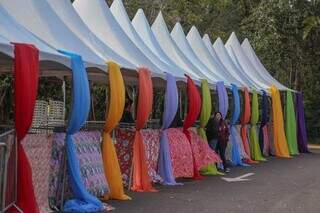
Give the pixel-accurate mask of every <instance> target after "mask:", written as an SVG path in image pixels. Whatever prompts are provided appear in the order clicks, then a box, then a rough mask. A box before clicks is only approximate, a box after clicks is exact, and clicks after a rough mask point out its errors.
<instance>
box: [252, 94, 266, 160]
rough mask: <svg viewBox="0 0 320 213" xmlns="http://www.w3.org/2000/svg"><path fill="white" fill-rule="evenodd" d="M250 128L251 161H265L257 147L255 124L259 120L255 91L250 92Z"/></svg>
mask: <svg viewBox="0 0 320 213" xmlns="http://www.w3.org/2000/svg"><path fill="white" fill-rule="evenodd" d="M251 110H252V112H251V127H250V143H251V144H250V154H251V159H253V160H256V161H265V160H266V159H264V158H263V157H262V154H261V149H260V146H259V139H258V132H257V130H258V129H257V123H258V120H259V103H258V94H257V91H256V90H253V92H252V108H251Z"/></svg>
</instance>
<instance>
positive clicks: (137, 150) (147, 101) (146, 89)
mask: <svg viewBox="0 0 320 213" xmlns="http://www.w3.org/2000/svg"><path fill="white" fill-rule="evenodd" d="M138 74H139V97H138V106H137V116H136V133H135V137H134V145H133V186H132V190H133V191H137V192H154V191H156V190H155V189H154V188H153V187H152V184H151V179H150V177H149V174H148V166H147V161H146V156H145V149H144V144H143V140H142V136H141V132H140V130H141V129H142V128H143V127H144V126H145V124H146V123H147V121H148V118H149V115H150V113H151V110H152V103H153V88H152V80H151V75H150V71H149V70H148V69H147V68H139V69H138Z"/></svg>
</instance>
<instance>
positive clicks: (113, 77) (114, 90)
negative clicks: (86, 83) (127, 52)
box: [102, 62, 131, 200]
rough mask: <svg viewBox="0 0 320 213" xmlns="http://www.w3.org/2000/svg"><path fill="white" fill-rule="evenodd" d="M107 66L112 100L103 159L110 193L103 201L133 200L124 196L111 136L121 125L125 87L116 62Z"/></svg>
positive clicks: (104, 133) (104, 141) (105, 132)
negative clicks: (119, 124)
mask: <svg viewBox="0 0 320 213" xmlns="http://www.w3.org/2000/svg"><path fill="white" fill-rule="evenodd" d="M107 64H108V68H109V71H108V73H109V85H110V98H109V107H108V108H109V110H108V114H107V118H106V123H105V126H104V130H103V142H102V157H103V166H104V171H105V176H106V178H107V180H108V184H109V188H110V192H109V194H108V195H105V196H104V197H103V199H104V200H106V199H108V198H111V199H118V200H131V198H130V197H128V196H127V195H125V194H124V190H123V183H122V177H121V171H120V166H119V162H118V157H117V153H116V150H115V147H114V144H113V141H112V138H111V135H110V133H111V131H112V130H113V129H114V128H115V126H116V125H117V124H118V123H119V121H120V119H121V116H122V113H123V110H124V103H125V87H124V82H123V78H122V74H121V71H120V67H119V66H118V65H117V64H116V63H114V62H108V63H107Z"/></svg>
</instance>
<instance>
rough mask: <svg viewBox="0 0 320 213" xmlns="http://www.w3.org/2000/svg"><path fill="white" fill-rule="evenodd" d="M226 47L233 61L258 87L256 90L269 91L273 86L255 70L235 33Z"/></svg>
mask: <svg viewBox="0 0 320 213" xmlns="http://www.w3.org/2000/svg"><path fill="white" fill-rule="evenodd" d="M225 47H226V49H227V51H228V53H229V55H230V56H231V58H232V59H233V61H234V62H235V63H238V66H239V67H241V69H242V71H243V72H244V73H246V74H247V76H248V77H250V79H251V80H252V81H253V82H255V84H256V85H257V88H256V89H260V90H261V89H264V90H268V89H269V88H270V86H271V85H270V84H269V83H268V82H267V80H266V78H265V77H264V76H260V74H259V73H258V72H257V71H256V70H255V67H254V66H253V65H252V63H251V61H250V60H249V59H248V57H247V56H246V54H245V53H244V51H243V49H242V47H241V45H240V42H239V40H238V38H237V36H236V34H235V33H234V32H233V33H232V34H231V35H230V37H229V39H228V41H227V42H226V44H225Z"/></svg>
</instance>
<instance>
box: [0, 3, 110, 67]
mask: <svg viewBox="0 0 320 213" xmlns="http://www.w3.org/2000/svg"><path fill="white" fill-rule="evenodd" d="M0 5H1V6H3V8H4V9H5V10H7V12H8V13H9V14H10V15H11V16H12V17H13V18H14V19H15V20H16V21H17V22H18V23H20V24H21V25H22V26H23V27H25V28H26V29H28V30H29V31H31V32H32V33H33V34H35V35H36V36H38V37H39V38H40V39H42V40H44V41H45V42H46V43H48V44H49V45H51V46H52V47H54V48H55V49H63V50H67V51H72V52H74V53H77V54H79V55H81V56H82V58H83V59H84V61H85V62H87V63H86V65H87V67H97V68H100V69H102V70H106V65H105V64H104V60H102V59H101V58H100V57H99V56H97V55H96V54H95V53H94V52H93V51H92V50H91V49H90V48H89V47H88V46H86V45H85V44H83V42H82V41H81V40H80V39H79V38H78V37H77V35H76V34H75V33H73V32H72V31H71V30H70V29H69V28H68V27H67V26H66V25H65V24H64V23H63V22H62V21H61V19H60V18H59V17H58V16H57V15H56V13H55V12H54V11H53V10H52V9H51V7H50V5H49V4H48V2H47V1H44V0H24V1H20V0H2V1H1V2H0Z"/></svg>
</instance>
